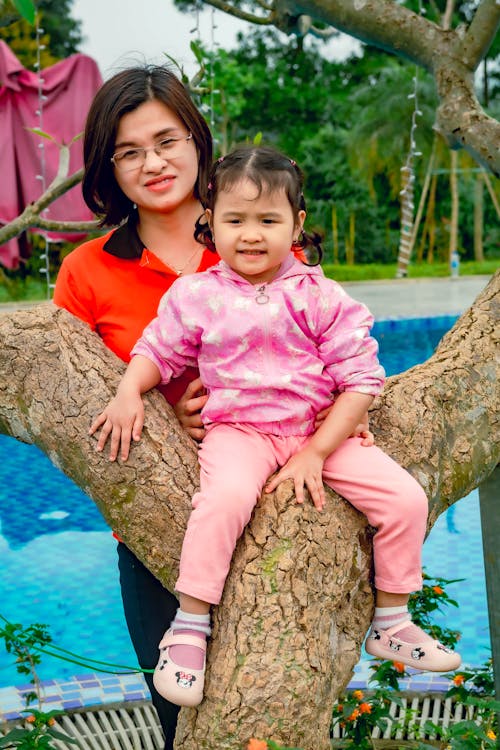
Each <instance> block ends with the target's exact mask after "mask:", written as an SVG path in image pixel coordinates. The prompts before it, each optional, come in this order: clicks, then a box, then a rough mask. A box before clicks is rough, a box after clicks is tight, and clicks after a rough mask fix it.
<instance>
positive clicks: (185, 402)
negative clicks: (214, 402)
mask: <svg viewBox="0 0 500 750" xmlns="http://www.w3.org/2000/svg"><path fill="white" fill-rule="evenodd" d="M207 400H208V396H207V395H206V392H205V388H204V387H203V383H202V382H201V378H196V380H193V381H191V383H189V385H188V387H187V388H186V391H185V393H184V395H183V396H181V398H180V400H179V401H178V402H177V403H176V404H175V406H174V407H173V409H174V412H175V416H176V417H177V419H178V420H179V422H180V424H181V425H182V427H184V429H185V430H186V432H187V433H188V435H190V436H191V437H192V438H193V440H197V441H198V442H200V441H201V440H203V438H204V437H205V428H204V427H203V422H202V421H201V416H200V412H201V410H202V409H203V407H204V406H205V404H206V403H207Z"/></svg>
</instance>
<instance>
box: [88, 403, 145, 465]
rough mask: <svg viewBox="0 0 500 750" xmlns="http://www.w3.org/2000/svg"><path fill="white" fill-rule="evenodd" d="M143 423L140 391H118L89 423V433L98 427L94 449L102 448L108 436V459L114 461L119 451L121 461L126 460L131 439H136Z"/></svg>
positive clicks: (99, 449)
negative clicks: (98, 431)
mask: <svg viewBox="0 0 500 750" xmlns="http://www.w3.org/2000/svg"><path fill="white" fill-rule="evenodd" d="M143 425H144V405H143V403H142V398H141V395H140V393H137V392H136V393H135V394H134V393H127V394H125V393H120V392H118V393H117V395H116V396H115V397H114V398H113V399H112V400H111V401H110V402H109V404H108V405H107V406H106V408H105V409H104V411H102V412H101V414H99V416H98V417H96V418H95V419H94V421H93V422H92V424H91V425H90V429H89V435H93V434H94V433H95V432H97V430H99V428H101V432H100V433H99V437H98V440H97V445H96V451H102V450H104V446H105V445H106V442H107V440H108V438H110V439H111V440H110V447H109V460H110V461H115V460H116V458H117V457H118V452H120V458H121V459H122V461H126V460H127V458H128V456H129V452H130V442H131V440H134V441H137V440H139V439H140V437H141V434H142V428H143Z"/></svg>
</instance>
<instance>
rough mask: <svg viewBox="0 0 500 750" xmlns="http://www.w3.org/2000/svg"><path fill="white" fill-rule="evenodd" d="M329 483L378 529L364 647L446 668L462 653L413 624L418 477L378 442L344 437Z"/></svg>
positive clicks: (329, 463)
mask: <svg viewBox="0 0 500 750" xmlns="http://www.w3.org/2000/svg"><path fill="white" fill-rule="evenodd" d="M324 478H325V482H326V483H327V484H328V485H330V487H332V488H333V489H334V490H335V491H337V492H338V493H339V494H340V495H342V496H343V497H345V498H346V499H347V500H349V502H350V503H351V504H352V505H354V507H355V508H357V509H358V510H359V511H361V512H362V513H363V514H364V515H365V516H366V517H367V519H368V521H369V523H370V525H371V526H374V527H375V528H376V530H377V531H376V533H375V536H374V539H373V558H374V568H375V587H376V609H375V618H374V621H373V623H372V627H371V630H370V634H369V637H368V640H367V645H366V649H367V651H368V652H369V653H370V654H372V655H374V656H378V657H381V658H384V659H395V660H397V661H401V662H403V663H404V664H406V665H408V666H412V667H415V668H417V669H429V670H433V671H440V672H441V671H448V670H452V669H456V668H457V667H458V666H459V664H460V656H459V655H458V654H455V653H453V652H452V651H450V650H449V649H445V648H444V647H443V646H442V645H441V644H439V643H438V642H437V641H435V640H434V639H432V638H431V636H429V635H428V634H427V633H424V631H422V630H421V629H420V628H419V627H417V626H416V625H414V624H413V623H412V622H411V620H410V616H409V614H408V608H407V603H408V597H409V592H411V591H415V590H417V589H420V588H421V586H422V559H421V555H422V545H423V542H424V537H425V530H426V522H427V498H426V496H425V493H424V491H423V489H422V488H421V487H420V485H419V484H418V482H416V480H415V479H413V477H412V476H411V475H410V474H409V473H408V472H407V471H405V469H403V468H402V467H401V466H399V464H397V463H396V462H395V461H393V460H392V459H391V458H390V457H389V456H388V455H387V454H385V453H384V452H383V451H381V450H380V449H379V448H377V447H376V446H372V447H370V448H367V447H363V446H361V441H360V439H359V438H349V439H348V440H346V441H345V442H344V443H343V444H342V445H341V446H340V447H339V448H338V449H337V450H336V451H335V452H334V453H333V454H332V455H331V456H329V457H328V459H327V460H326V461H325V468H324Z"/></svg>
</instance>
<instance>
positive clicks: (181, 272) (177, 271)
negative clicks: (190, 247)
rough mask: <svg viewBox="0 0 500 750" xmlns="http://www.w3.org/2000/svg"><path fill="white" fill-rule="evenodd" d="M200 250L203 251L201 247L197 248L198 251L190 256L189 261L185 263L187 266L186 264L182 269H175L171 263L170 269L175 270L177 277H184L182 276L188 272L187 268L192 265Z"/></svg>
mask: <svg viewBox="0 0 500 750" xmlns="http://www.w3.org/2000/svg"><path fill="white" fill-rule="evenodd" d="M200 250H201V247H197V248H196V250H195V251H194V253H193V254H192V255H190V256H189V258H188V260H187V261H186V263H185V264H184V265H183V266H182V268H176V267H175V266H173V265H172V264H171V263H169V265H170V268H172V269H173V270H174V271H175V273H176V274H177V276H182V274H183V273H184V271H185V270H186V268H187V267H188V266H189V264H190V263H191V261H192V260H193V258H194V256H195V255H196V253H199V252H200Z"/></svg>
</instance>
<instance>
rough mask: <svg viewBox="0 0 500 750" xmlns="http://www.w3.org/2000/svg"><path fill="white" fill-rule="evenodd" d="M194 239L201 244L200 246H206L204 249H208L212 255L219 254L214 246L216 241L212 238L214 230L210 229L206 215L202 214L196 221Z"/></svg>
mask: <svg viewBox="0 0 500 750" xmlns="http://www.w3.org/2000/svg"><path fill="white" fill-rule="evenodd" d="M194 238H195V240H196V242H199V243H200V245H204V247H207V248H208V249H209V250H210V251H211V252H212V253H216V252H217V249H216V247H215V244H214V239H213V237H212V230H211V229H210V226H209V223H208V221H207V217H206V216H205V214H202V215H201V216H200V217H199V218H198V219H196V224H195V225H194Z"/></svg>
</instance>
